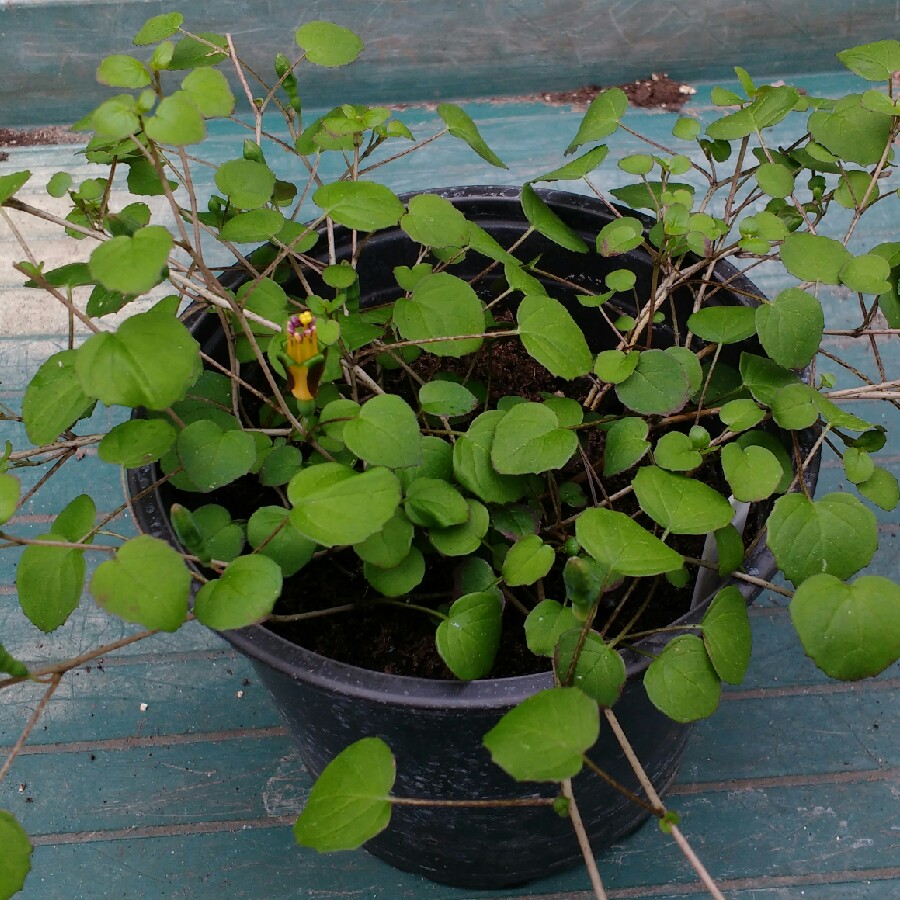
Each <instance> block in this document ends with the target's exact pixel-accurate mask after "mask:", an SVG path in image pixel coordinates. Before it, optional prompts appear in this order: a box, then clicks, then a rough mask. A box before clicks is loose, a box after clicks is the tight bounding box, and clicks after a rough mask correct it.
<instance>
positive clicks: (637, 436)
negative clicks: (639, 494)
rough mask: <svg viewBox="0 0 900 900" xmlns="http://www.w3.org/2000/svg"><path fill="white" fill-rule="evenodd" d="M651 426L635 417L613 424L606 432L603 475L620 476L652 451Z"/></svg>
mask: <svg viewBox="0 0 900 900" xmlns="http://www.w3.org/2000/svg"><path fill="white" fill-rule="evenodd" d="M648 432H649V426H648V425H647V423H646V422H645V421H644V420H643V419H638V418H635V417H633V416H629V417H626V418H624V419H619V421H618V422H613V424H612V425H610V427H609V428H608V429H607V431H606V446H605V448H604V450H603V474H604V475H606V476H607V477H610V476H612V475H618V474H619V472H624V471H625V470H626V469H630V468H631V467H632V466H633V465H634V464H635V463H637V462H639V461H640V460H641V459H642V458H643V457H644V454H646V452H647V451H648V450H649V449H650V442H649V441H648V440H647V434H648Z"/></svg>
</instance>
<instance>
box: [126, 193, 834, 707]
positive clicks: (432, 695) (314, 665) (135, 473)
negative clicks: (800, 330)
mask: <svg viewBox="0 0 900 900" xmlns="http://www.w3.org/2000/svg"><path fill="white" fill-rule="evenodd" d="M520 191H521V189H520V188H518V187H509V186H497V185H472V186H459V187H449V188H438V189H433V190H417V191H410V192H407V193H404V194H401V195H399V197H400V199H401V201H404V200H408V199H409V198H410V197H413V196H416V195H418V194H437V195H439V196H441V197H444V198H446V199H448V200H454V199H465V200H476V201H477V200H488V201H490V200H500V201H505V200H516V201H518V199H519V197H520ZM537 193H538V194H539V195H540V196H541V197H542V199H544V201H545V202H547V203H549V204H553V205H554V206H555V207H557V208H563V209H568V210H570V211H575V212H580V213H587V214H596V213H597V212H603V213H607V214H608V213H609V212H610V209H609V207H608V206H607V205H606V204H605V203H603V202H602V201H600V200H597V199H596V198H594V197H591V196H589V195H584V194H575V193H572V192H570V191H561V190H558V189H542V190H538V191H537ZM623 211H624V210H623ZM627 212H628V215H631V216H635V217H639V218H641V219H642V220H646V221H650V220H649V218H648V217H647V216H645V215H643V214H642V213H640V212H639V211H635V210H628V211H627ZM341 230H344V229H337V230H336V236H337V234H338V233H339V231H341ZM715 272H716V274H718V275H720V276H724V278H722V280H723V281H726V280H727V281H728V283H729V284H734V283H736V282H739V283H743V284H744V285H750V286H751V287H753V286H752V282H750V281H749V279H747V277H746V276H745V275H743V274H742V273H741V272H740V270H739V269H737V268H736V267H735V266H733V265H732V264H731V263H729V262H727V261H722V262H719V263H717V264H716V267H715ZM726 290H727V288H726ZM755 290H757V289H756V288H755V287H754V288H753V291H755ZM753 291H750V294H751V296H752V293H753ZM744 302H747V301H746V300H744ZM750 302H751V303H752V301H750ZM203 314H204V311H202V310H201V309H199V308H195V309H189V310H187V311H186V313H185V317H186V318H187V319H188V320H195V321H198V322H199V321H200V319H201V317H202V315H203ZM804 375H806V373H804ZM798 437H799V445H800V450H801V452H803V453H804V456H805V455H808V453H809V451H810V450H811V449H812V447H813V445H814V443H815V441H816V439H817V437H818V429H817V428H815V427H812V428H808V429H805V430H804V431H802V432H800V433H799V435H798ZM820 456H821V450H819V452H818V453H817V455H816V457H815V459H814V460H813V462H812V465H811V466H810V467H808V468H807V470H806V473H805V478H804V482H805V486H806V488H807V489H808V490H809V491H810V493H812V492H813V491H814V489H815V485H816V481H817V478H818V462H819V459H820ZM155 469H156V464H155V463H153V464H150V465H148V466H142V467H140V468H138V469H128V470H123V485H124V488H125V495H126V502H127V504H128V509H129V512H130V514H131V516H132V519H133V520H134V521H135V523H136V524H137V525H138V528H139V530H140V531H141V532H143V533H146V534H150V535H152V536H154V537H157V538H160V539H162V540H164V541H166V542H167V543H170V544H174V545H176V546H177V545H179V541H178V538H177V536H176V535H175V532H174V529H173V528H172V525H171V522H170V520H169V518H168V515H166V514H165V513H164V512H163V510H162V503H161V502H160V496H159V490H158V488H157V489H153V490H152V491H151V492H150V494H149V496H150V497H152V498H153V499H154V500H155V506H156V508H157V510H158V516H156V517H154V516H153V515H152V513H142V514H141V513H139V512H138V509H139V507H138V506H137V505H136V504H135V503H134V502H133V499H132V495H133V494H137V493H140V492H141V491H144V490H147V489H148V488H150V487H151V485H152V484H153V483H154V482H155V481H156V480H157V478H156V476H155V475H154V471H155ZM799 489H800V488H799V485H798V486H795V488H794V491H797V490H799ZM744 569H745V571H746V573H747V574H751V575H755V576H757V577H761V578H765V579H768V578H770V577H771V576H772V574H773V573H774V572H775V571H777V565H776V563H775V558H774V556H773V554H772V552H771V551H770V550H769V549H768V547H767V546H766V543H765V529H762V531H761V532H760V534H759V537H758V538H757V540H756V544H755V546H754V547H753V549H752V551H751V552H750V554H749V555H748V556H747V557H746V558H745V561H744ZM728 586H735V587H737V588H738V590H740V591H741V593H742V594H743V596H744V597H745V599H746V601H747V603H748V605H749V603H751V602H752V600H753V599H754V598H755V596H757V595H758V594H759V593H760V592H761V591H762V588H761V587H759V586H756V585H753V584H750V583H748V582H745V581H740V580H738V579H736V578H734V577H729V578H726V579H722V580H721V581H720V582H719V583H718V585H716V587H715V588H714V589H712V590H711V591H710V592H709V593H708V595H707V596H705V597H704V598H703V599H701V600H699V601H698V602H696V603H694V604H693V605H692V607H691V609H690V610H689V611H688V612H687V613H685V614H684V615H682V616H680V617H679V618H678V619H676V620H674V621H673V622H672V623H671V624H672V625H673V626H685V625H687V626H690V625H696V624H697V622H698V621H699V619H700V618H701V617H702V615H703V613H705V611H706V610H707V609H708V608H709V605H710V604H711V603H712V600H713V598H714V597H715V595H716V594H717V593H718V592H719V591H720V590H722V589H723V588H724V587H728ZM192 591H196V586H195V585H192ZM216 633H217V634H219V635H220V636H221V637H222V638H224V639H225V640H226V641H228V643H229V644H231V645H232V646H233V647H234V648H235V649H237V650H240V651H241V652H242V653H244V654H246V655H247V656H249V657H250V658H251V660H253V661H255V662H261V663H265V664H266V665H268V666H269V667H271V668H272V669H275V670H276V671H277V672H280V673H282V674H283V675H286V676H288V677H290V678H293V679H297V680H302V681H304V682H307V683H310V684H313V685H316V686H318V687H320V688H323V689H325V690H331V691H333V690H335V689H339V690H340V691H341V693H345V694H348V695H350V696H355V697H357V698H359V699H366V700H369V701H373V702H381V703H390V704H392V705H398V706H407V707H418V708H424V709H428V708H432V709H435V708H462V707H475V708H482V709H490V708H497V709H501V708H508V707H510V706H513V705H515V704H516V703H518V702H520V701H521V700H524V699H526V698H527V697H529V696H531V695H532V694H534V693H536V692H538V691H540V690H543V689H545V688H550V687H552V686H553V676H552V672H550V671H547V672H539V673H536V674H532V675H516V676H510V677H505V678H485V679H480V680H477V681H457V680H449V679H447V680H444V679H431V678H421V677H417V676H411V675H393V674H387V673H384V672H377V671H374V670H371V669H363V668H360V667H358V666H353V665H349V664H348V663H343V662H339V661H337V660H333V659H330V658H328V657H325V656H321V655H319V654H318V653H315V652H314V651H312V650H308V649H307V648H305V647H301V646H300V645H298V644H294V643H293V642H291V641H289V640H287V639H286V638H283V637H281V636H280V635H278V634H276V633H275V632H273V631H271V630H270V629H269V628H266V627H265V626H264V625H250V626H247V627H245V628H240V629H235V630H229V631H219V632H216ZM670 639H671V638H669V637H668V636H663V635H652V636H649V637H646V638H643V639H642V640H641V641H639V642H638V643H637V644H636V646H637V647H638V648H639V649H640V650H642V651H644V653H647V652H650V653H653V652H654V651H656V652H659V651H660V650H661V649H662V647H663V646H664V645H665V644H666V643H668V641H669V640H670ZM620 652H621V654H622V656H623V658H624V661H625V666H626V674H627V679H628V681H629V682H634V681H635V680H636V679H637V678H638V676H640V675H641V673H643V672H644V671H645V670H646V668H647V667H648V666H649V664H650V658H649V657H648V656H645V655H643V654H638V653H635V652H632V651H629V650H622V651H620Z"/></svg>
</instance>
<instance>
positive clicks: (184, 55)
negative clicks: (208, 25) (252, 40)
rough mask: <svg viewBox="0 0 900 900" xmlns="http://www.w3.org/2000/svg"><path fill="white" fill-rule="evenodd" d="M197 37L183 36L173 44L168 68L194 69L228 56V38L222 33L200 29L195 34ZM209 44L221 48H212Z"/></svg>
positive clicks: (215, 62)
mask: <svg viewBox="0 0 900 900" xmlns="http://www.w3.org/2000/svg"><path fill="white" fill-rule="evenodd" d="M197 38H201V40H197ZM197 38H194V37H183V38H182V39H181V40H180V41H179V42H178V43H177V44H176V45H175V50H174V51H173V53H172V59H171V60H169V65H168V68H170V69H196V68H200V67H202V66H215V65H218V64H219V63H220V62H222V60H223V59H226V58H227V57H228V40H227V38H226V37H225V36H224V35H221V34H214V33H213V32H210V31H201V32H199V33H198V34H197ZM210 44H213V45H214V46H215V47H221V48H223V49H221V50H214V49H213V47H210V46H209V45H210Z"/></svg>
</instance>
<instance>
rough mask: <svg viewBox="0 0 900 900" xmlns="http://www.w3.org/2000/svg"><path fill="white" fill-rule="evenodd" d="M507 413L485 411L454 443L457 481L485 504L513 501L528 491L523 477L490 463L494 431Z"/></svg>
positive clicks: (454, 465)
mask: <svg viewBox="0 0 900 900" xmlns="http://www.w3.org/2000/svg"><path fill="white" fill-rule="evenodd" d="M505 415H506V413H504V412H502V411H501V410H497V409H492V410H489V411H488V412H484V413H482V414H481V415H479V416H477V417H476V418H475V419H474V420H473V421H472V424H471V425H470V426H469V430H468V431H467V432H466V433H465V434H464V435H462V436H461V437H459V438H457V440H456V443H455V444H454V445H453V474H454V476H455V477H456V480H457V481H458V482H459V483H460V484H461V485H462V486H463V487H464V488H466V490H468V491H471V493H473V494H475V495H476V496H477V497H480V498H481V499H482V500H484V502H485V503H501V504H502V503H514V502H515V501H516V500H518V499H519V498H520V497H521V496H522V494H523V493H524V492H525V486H524V483H523V480H522V479H521V478H518V477H516V476H514V475H501V474H500V473H498V472H496V471H495V470H494V467H493V465H491V450H492V447H493V443H494V434H495V432H496V430H497V425H498V424H499V422H500V420H501V419H502V418H503V417H504V416H505Z"/></svg>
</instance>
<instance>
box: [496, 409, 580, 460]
mask: <svg viewBox="0 0 900 900" xmlns="http://www.w3.org/2000/svg"><path fill="white" fill-rule="evenodd" d="M577 449H578V437H577V435H576V434H575V432H574V431H570V430H569V429H567V428H560V427H559V419H558V418H557V416H556V413H555V412H553V410H552V409H549V408H548V407H546V406H544V405H543V404H541V403H527V402H526V403H518V404H516V405H515V406H513V407H512V408H511V409H510V410H509V411H508V412H507V413H506V414H505V415H504V417H503V418H502V419H501V420H500V421H499V423H498V424H497V428H496V431H495V432H494V442H493V445H492V447H491V463H492V464H493V466H494V468H495V469H496V470H497V471H498V472H500V473H501V474H503V475H527V474H529V473H541V472H547V471H551V470H554V469H561V468H562V467H563V466H564V465H565V464H566V463H567V462H568V461H569V460H570V459H571V458H572V455H573V454H574V453H575V451H576V450H577Z"/></svg>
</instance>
